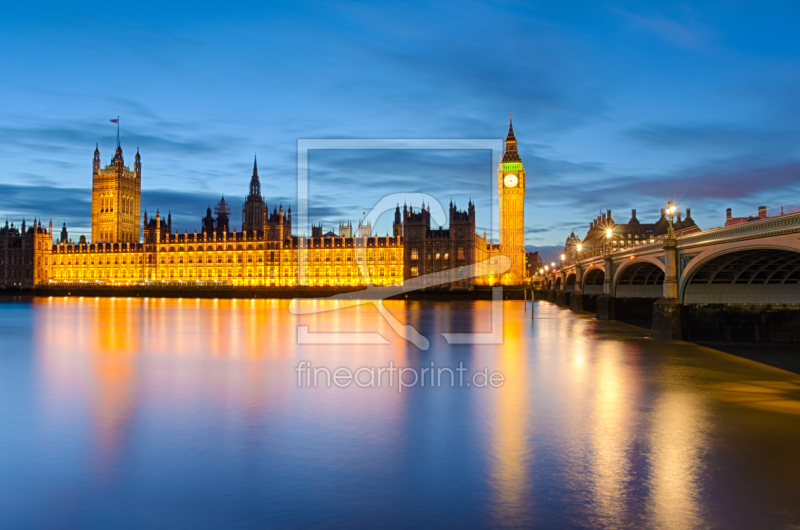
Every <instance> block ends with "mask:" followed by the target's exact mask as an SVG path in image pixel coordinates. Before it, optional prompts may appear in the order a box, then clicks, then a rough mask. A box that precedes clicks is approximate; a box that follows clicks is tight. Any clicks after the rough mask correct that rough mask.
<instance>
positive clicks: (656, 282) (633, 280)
mask: <svg viewBox="0 0 800 530" xmlns="http://www.w3.org/2000/svg"><path fill="white" fill-rule="evenodd" d="M664 268H665V267H664V264H663V263H661V261H658V260H639V259H636V260H626V261H625V263H622V264H621V265H620V266H619V268H618V269H617V270H616V273H615V274H614V296H617V297H621V298H661V297H662V296H664Z"/></svg>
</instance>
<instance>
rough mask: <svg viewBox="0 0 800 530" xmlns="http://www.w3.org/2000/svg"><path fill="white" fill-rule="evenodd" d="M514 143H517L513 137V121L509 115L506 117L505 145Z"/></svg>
mask: <svg viewBox="0 0 800 530" xmlns="http://www.w3.org/2000/svg"><path fill="white" fill-rule="evenodd" d="M516 141H517V138H516V137H515V136H514V120H513V118H512V116H511V114H510V113H509V116H508V134H507V135H506V144H508V142H516Z"/></svg>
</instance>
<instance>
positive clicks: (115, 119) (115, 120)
mask: <svg viewBox="0 0 800 530" xmlns="http://www.w3.org/2000/svg"><path fill="white" fill-rule="evenodd" d="M109 121H110V122H111V123H116V124H117V147H119V116H117V117H116V118H114V119H112V120H109Z"/></svg>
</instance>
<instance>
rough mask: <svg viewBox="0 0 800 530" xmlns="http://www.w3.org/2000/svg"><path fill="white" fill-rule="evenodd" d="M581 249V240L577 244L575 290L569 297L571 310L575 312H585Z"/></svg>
mask: <svg viewBox="0 0 800 530" xmlns="http://www.w3.org/2000/svg"><path fill="white" fill-rule="evenodd" d="M581 249H583V245H582V244H581V242H580V240H579V241H578V242H577V243H576V244H575V289H574V290H573V291H572V294H571V295H570V297H569V308H570V309H571V310H573V311H583V292H582V291H583V289H581V284H582V283H583V267H582V266H581Z"/></svg>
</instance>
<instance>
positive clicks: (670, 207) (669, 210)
mask: <svg viewBox="0 0 800 530" xmlns="http://www.w3.org/2000/svg"><path fill="white" fill-rule="evenodd" d="M675 210H677V208H675V205H674V204H672V200H670V201H669V202H668V203H667V214H668V215H669V232H668V233H667V237H668V238H669V239H675V229H674V228H673V227H672V215H673V214H674V213H675Z"/></svg>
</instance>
